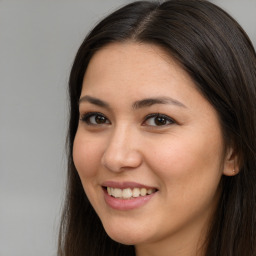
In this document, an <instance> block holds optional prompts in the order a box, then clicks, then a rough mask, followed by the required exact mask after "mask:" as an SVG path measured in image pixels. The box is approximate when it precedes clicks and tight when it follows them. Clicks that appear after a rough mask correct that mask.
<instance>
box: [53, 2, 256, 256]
mask: <svg viewBox="0 0 256 256" xmlns="http://www.w3.org/2000/svg"><path fill="white" fill-rule="evenodd" d="M129 40H133V41H135V42H145V43H152V44H155V45H158V46H160V47H162V48H164V49H165V50H166V52H167V53H168V54H170V56H171V57H172V58H175V59H176V61H177V62H179V64H180V65H181V67H183V69H184V70H185V71H186V72H187V73H188V74H189V75H190V76H191V78H192V79H193V80H194V82H195V84H196V85H197V87H198V90H200V91H201V92H202V93H203V95H204V96H205V98H206V99H207V100H208V101H209V102H210V103H211V104H212V106H213V107H214V108H215V109H216V111H217V113H218V115H219V119H220V123H221V126H222V130H223V134H224V137H225V140H226V143H227V144H229V143H232V144H233V145H234V146H235V148H236V152H237V154H238V156H239V159H240V172H239V174H238V175H236V176H234V177H226V176H223V177H222V179H221V182H220V186H221V196H220V200H219V204H218V207H217V210H216V213H215V215H214V218H213V220H212V223H211V225H210V229H209V234H208V237H206V240H205V247H206V255H207V256H242V255H246V256H253V255H256V244H255V242H256V241H255V240H256V234H255V232H256V55H255V50H254V48H253V46H252V43H251V42H250V40H249V38H248V37H247V35H246V33H245V32H244V31H243V29H242V28H241V27H240V26H239V25H238V23H237V22H236V21H235V20H234V19H233V18H231V17H230V16H229V15H228V14H227V13H226V12H224V11H223V10H222V9H220V8H219V7H217V6H215V5H214V4H212V3H210V2H208V1H204V0H170V1H165V2H163V3H162V4H161V3H158V2H151V1H150V2H149V1H139V2H134V3H131V4H128V5H126V6H125V7H123V8H121V9H119V10H117V11H116V12H114V13H112V14H111V15H109V16H108V17H106V18H105V19H104V20H102V21H101V22H100V23H99V24H98V25H97V26H96V27H95V28H94V29H93V30H92V31H91V32H90V33H89V35H88V36H87V37H86V38H85V40H84V42H83V43H82V45H81V47H80V49H79V50H78V53H77V55H76V57H75V60H74V64H73V67H72V70H71V74H70V80H69V94H70V123H69V133H68V154H69V156H68V157H69V158H68V160H69V163H68V183H67V195H66V202H65V207H64V209H63V216H62V221H61V227H60V236H59V251H58V255H59V256H86V255H87V256H103V255H104V256H107V255H109V256H115V255H116V256H117V255H118V256H122V255H123V256H132V255H135V251H134V247H133V246H127V245H122V244H119V243H117V242H115V241H113V240H111V239H110V238H109V237H108V236H107V234H106V232H105V230H104V229H103V227H102V224H101V222H100V220H99V218H98V216H97V214H96V213H95V211H94V209H93V208H92V206H91V204H90V202H89V201H88V199H87V197H86V194H85V193H84V190H83V187H82V184H81V181H80V179H79V176H78V174H77V171H76V169H75V166H74V163H73V158H72V148H73V141H74V137H75V134H76V130H77V126H78V120H79V111H78V104H77V103H78V100H79V97H80V93H81V87H82V81H83V77H84V73H85V70H86V68H87V65H88V63H89V61H90V59H91V57H92V56H93V54H94V53H95V52H96V51H98V50H100V49H101V48H102V47H103V46H105V45H106V44H109V43H111V42H117V41H119V42H121V41H129Z"/></svg>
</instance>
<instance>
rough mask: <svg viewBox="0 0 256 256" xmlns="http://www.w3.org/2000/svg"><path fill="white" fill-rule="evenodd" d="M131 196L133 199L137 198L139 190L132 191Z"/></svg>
mask: <svg viewBox="0 0 256 256" xmlns="http://www.w3.org/2000/svg"><path fill="white" fill-rule="evenodd" d="M132 196H133V197H139V196H140V189H139V188H134V189H133V190H132Z"/></svg>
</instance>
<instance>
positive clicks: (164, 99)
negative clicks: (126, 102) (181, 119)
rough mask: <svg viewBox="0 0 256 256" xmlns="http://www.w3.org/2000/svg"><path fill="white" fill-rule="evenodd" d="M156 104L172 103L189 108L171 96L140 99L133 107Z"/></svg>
mask: <svg viewBox="0 0 256 256" xmlns="http://www.w3.org/2000/svg"><path fill="white" fill-rule="evenodd" d="M155 104H171V105H175V106H178V107H183V108H187V107H186V106H185V105H184V104H183V103H181V102H180V101H178V100H175V99H173V98H170V97H155V98H148V99H143V100H139V101H136V102H134V103H133V105H132V107H133V108H134V109H139V108H144V107H150V106H152V105H155Z"/></svg>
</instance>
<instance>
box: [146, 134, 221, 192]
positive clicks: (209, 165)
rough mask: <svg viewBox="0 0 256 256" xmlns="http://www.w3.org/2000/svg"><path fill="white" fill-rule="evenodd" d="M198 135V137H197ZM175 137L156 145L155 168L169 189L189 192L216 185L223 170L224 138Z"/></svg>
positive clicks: (153, 165) (152, 162)
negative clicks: (170, 141)
mask: <svg viewBox="0 0 256 256" xmlns="http://www.w3.org/2000/svg"><path fill="white" fill-rule="evenodd" d="M195 138H196V137H195ZM209 142H210V141H209V140H206V139H202V140H201V141H199V139H198V138H197V139H191V138H189V139H186V138H184V139H180V138H177V139H176V140H175V139H173V140H172V143H161V146H158V147H156V146H155V147H148V148H151V149H152V148H154V149H155V150H154V152H153V155H154V157H151V159H157V161H151V166H152V169H153V170H154V172H155V174H156V175H158V176H159V177H161V180H162V181H164V183H165V185H166V186H165V187H166V190H168V191H170V190H173V191H172V192H173V193H177V194H178V193H181V194H185V193H187V192H188V193H190V192H191V191H193V190H201V191H204V190H205V189H206V188H207V190H208V188H209V187H212V189H214V188H216V187H217V185H218V183H219V180H220V177H221V173H222V166H223V161H222V154H223V149H222V140H221V139H219V140H217V141H216V140H215V141H212V142H211V143H210V144H209Z"/></svg>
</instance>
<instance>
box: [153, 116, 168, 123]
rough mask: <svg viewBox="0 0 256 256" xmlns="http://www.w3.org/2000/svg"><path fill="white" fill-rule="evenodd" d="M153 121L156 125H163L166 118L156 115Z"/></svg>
mask: <svg viewBox="0 0 256 256" xmlns="http://www.w3.org/2000/svg"><path fill="white" fill-rule="evenodd" d="M155 123H156V125H165V124H166V119H165V118H164V117H160V116H158V117H156V118H155Z"/></svg>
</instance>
